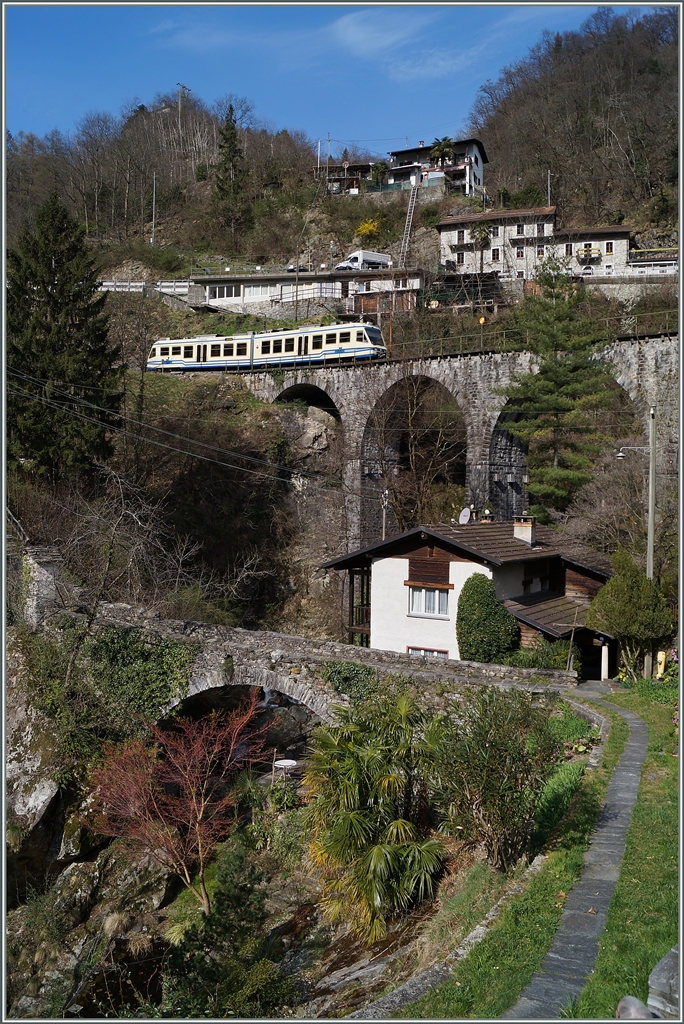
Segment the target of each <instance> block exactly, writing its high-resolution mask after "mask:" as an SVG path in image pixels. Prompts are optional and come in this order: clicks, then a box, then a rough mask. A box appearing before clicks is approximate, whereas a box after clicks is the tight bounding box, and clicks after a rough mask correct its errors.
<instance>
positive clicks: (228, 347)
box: [223, 344, 233, 356]
mask: <svg viewBox="0 0 684 1024" xmlns="http://www.w3.org/2000/svg"><path fill="white" fill-rule="evenodd" d="M223 354H224V356H232V354H233V346H232V344H231V345H224V346H223Z"/></svg>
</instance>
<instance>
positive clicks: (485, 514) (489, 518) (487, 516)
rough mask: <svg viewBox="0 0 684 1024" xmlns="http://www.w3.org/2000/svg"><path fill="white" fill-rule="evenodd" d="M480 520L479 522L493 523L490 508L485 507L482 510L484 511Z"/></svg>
mask: <svg viewBox="0 0 684 1024" xmlns="http://www.w3.org/2000/svg"><path fill="white" fill-rule="evenodd" d="M480 522H481V523H493V522H494V515H493V514H492V512H490V510H489V509H488V508H486V509H485V510H484V512H483V513H482V519H481V520H480Z"/></svg>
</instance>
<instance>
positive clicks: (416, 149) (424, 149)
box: [388, 139, 489, 164]
mask: <svg viewBox="0 0 684 1024" xmlns="http://www.w3.org/2000/svg"><path fill="white" fill-rule="evenodd" d="M451 141H452V142H453V144H454V147H456V146H468V145H470V143H475V145H476V146H478V147H479V150H480V153H481V154H482V163H483V164H488V163H489V159H488V157H487V153H486V152H485V148H484V146H483V145H482V143H481V142H480V140H479V139H452V140H451ZM433 146H434V142H430V143H429V144H428V145H427V146H409V147H408V149H393V150H390V151H389V153H388V155H389V156H404V155H406V154H408V153H429V152H430V150H431V149H432V147H433Z"/></svg>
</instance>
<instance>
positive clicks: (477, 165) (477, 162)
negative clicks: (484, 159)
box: [475, 153, 480, 167]
mask: <svg viewBox="0 0 684 1024" xmlns="http://www.w3.org/2000/svg"><path fill="white" fill-rule="evenodd" d="M475 166H476V167H479V166H480V161H479V160H478V159H477V153H476V154H475Z"/></svg>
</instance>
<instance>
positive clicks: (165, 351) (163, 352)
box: [159, 346, 169, 356]
mask: <svg viewBox="0 0 684 1024" xmlns="http://www.w3.org/2000/svg"><path fill="white" fill-rule="evenodd" d="M168 354H169V349H168V346H167V347H166V348H160V349H159V355H160V356H168Z"/></svg>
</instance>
